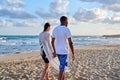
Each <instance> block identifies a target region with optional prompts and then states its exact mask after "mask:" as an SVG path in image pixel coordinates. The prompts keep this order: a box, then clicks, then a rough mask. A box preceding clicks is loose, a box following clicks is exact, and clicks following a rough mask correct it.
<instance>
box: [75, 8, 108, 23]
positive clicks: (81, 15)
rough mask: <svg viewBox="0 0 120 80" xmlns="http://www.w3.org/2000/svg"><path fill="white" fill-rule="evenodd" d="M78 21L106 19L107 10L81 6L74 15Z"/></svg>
mask: <svg viewBox="0 0 120 80" xmlns="http://www.w3.org/2000/svg"><path fill="white" fill-rule="evenodd" d="M73 17H74V18H75V19H76V21H77V22H96V21H98V20H99V21H100V20H101V19H104V18H105V17H106V12H105V11H104V10H101V9H98V8H95V9H83V8H80V9H78V11H77V12H76V13H75V14H74V15H73Z"/></svg>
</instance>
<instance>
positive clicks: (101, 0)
mask: <svg viewBox="0 0 120 80" xmlns="http://www.w3.org/2000/svg"><path fill="white" fill-rule="evenodd" d="M80 1H83V2H97V3H101V4H106V5H111V4H116V3H120V0H80Z"/></svg>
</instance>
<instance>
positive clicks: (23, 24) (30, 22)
mask: <svg viewBox="0 0 120 80" xmlns="http://www.w3.org/2000/svg"><path fill="white" fill-rule="evenodd" d="M14 26H17V27H40V26H41V23H40V22H38V21H36V20H24V21H21V22H16V23H15V24H14Z"/></svg>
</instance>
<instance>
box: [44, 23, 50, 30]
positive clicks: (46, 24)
mask: <svg viewBox="0 0 120 80" xmlns="http://www.w3.org/2000/svg"><path fill="white" fill-rule="evenodd" d="M48 27H50V23H48V22H47V23H45V25H44V30H43V31H46V30H47V28H48Z"/></svg>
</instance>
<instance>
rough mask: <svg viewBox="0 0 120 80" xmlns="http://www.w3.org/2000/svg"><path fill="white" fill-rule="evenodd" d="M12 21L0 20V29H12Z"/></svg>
mask: <svg viewBox="0 0 120 80" xmlns="http://www.w3.org/2000/svg"><path fill="white" fill-rule="evenodd" d="M12 26H13V21H12V20H4V19H2V20H0V27H12Z"/></svg>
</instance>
